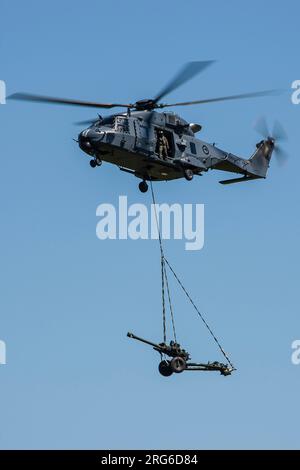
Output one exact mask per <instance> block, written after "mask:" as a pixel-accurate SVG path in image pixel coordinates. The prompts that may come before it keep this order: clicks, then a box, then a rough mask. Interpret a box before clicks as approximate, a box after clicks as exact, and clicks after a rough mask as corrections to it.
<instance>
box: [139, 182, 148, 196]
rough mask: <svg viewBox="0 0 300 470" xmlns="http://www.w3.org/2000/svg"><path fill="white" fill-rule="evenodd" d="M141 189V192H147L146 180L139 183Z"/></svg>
mask: <svg viewBox="0 0 300 470" xmlns="http://www.w3.org/2000/svg"><path fill="white" fill-rule="evenodd" d="M139 190H140V191H141V193H146V192H147V191H148V184H147V183H146V181H141V182H140V183H139Z"/></svg>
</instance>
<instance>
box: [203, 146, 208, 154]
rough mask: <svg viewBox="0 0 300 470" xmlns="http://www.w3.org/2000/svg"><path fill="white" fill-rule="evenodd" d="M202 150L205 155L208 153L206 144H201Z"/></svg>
mask: <svg viewBox="0 0 300 470" xmlns="http://www.w3.org/2000/svg"><path fill="white" fill-rule="evenodd" d="M202 150H203V153H205V155H208V154H209V150H208V147H207V146H206V145H202Z"/></svg>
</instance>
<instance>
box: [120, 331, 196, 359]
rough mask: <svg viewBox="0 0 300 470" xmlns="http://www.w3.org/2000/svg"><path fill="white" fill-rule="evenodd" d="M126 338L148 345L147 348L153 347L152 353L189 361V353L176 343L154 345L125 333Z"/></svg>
mask: <svg viewBox="0 0 300 470" xmlns="http://www.w3.org/2000/svg"><path fill="white" fill-rule="evenodd" d="M127 336H128V337H129V338H132V339H136V340H137V341H141V342H142V343H145V344H149V346H152V347H153V349H154V351H157V352H159V353H160V354H165V355H166V356H169V357H182V358H183V359H184V360H186V361H188V360H189V359H190V355H189V353H188V352H187V351H186V350H185V349H182V347H181V346H180V344H178V343H176V342H175V341H170V344H169V345H167V344H166V343H159V344H156V343H153V342H152V341H148V340H147V339H144V338H140V337H139V336H136V335H134V334H133V333H127Z"/></svg>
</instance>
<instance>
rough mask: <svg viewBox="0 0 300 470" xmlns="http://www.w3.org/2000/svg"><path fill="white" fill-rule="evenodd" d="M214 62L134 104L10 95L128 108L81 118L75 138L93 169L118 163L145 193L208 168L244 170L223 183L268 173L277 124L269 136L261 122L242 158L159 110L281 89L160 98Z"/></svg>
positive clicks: (187, 69) (188, 69)
mask: <svg viewBox="0 0 300 470" xmlns="http://www.w3.org/2000/svg"><path fill="white" fill-rule="evenodd" d="M213 62H214V61H200V62H199V61H197V62H188V63H187V64H186V65H185V66H183V68H182V69H181V70H180V71H179V72H178V73H177V75H175V77H174V78H173V79H172V80H171V81H170V82H169V83H168V84H167V85H166V86H165V87H164V88H163V89H162V90H161V91H160V92H159V93H158V94H157V95H156V96H155V97H154V98H152V99H142V100H139V101H136V102H135V103H128V104H124V103H98V102H90V101H80V100H73V99H66V98H53V97H49V96H41V95H32V94H29V93H15V94H13V95H11V96H10V97H8V98H9V99H16V100H25V101H33V102H41V103H51V104H63V105H75V106H86V107H91V108H103V109H111V108H126V112H120V113H116V114H113V115H110V116H106V117H101V116H100V115H98V118H97V119H95V120H93V119H92V120H90V121H83V122H81V123H80V124H82V125H84V124H90V125H89V127H88V128H87V129H85V130H83V131H82V132H80V134H79V136H78V141H77V142H78V144H79V147H80V148H81V150H83V151H84V152H85V153H86V154H87V155H88V156H89V157H90V165H91V167H92V168H96V167H99V166H100V165H101V164H102V162H103V161H105V162H109V163H112V164H114V165H117V166H118V167H119V168H120V170H122V171H125V172H128V173H131V174H133V175H134V176H136V177H137V178H140V179H141V180H142V181H141V182H140V183H139V189H140V191H141V192H143V193H144V192H146V191H147V190H148V184H147V181H150V180H151V181H163V180H165V181H168V180H173V179H178V178H183V177H184V178H186V179H187V180H188V181H191V180H192V179H193V177H194V175H202V173H204V172H207V171H208V170H212V169H215V170H223V171H226V172H230V173H235V174H239V175H242V176H241V177H238V178H232V179H229V180H223V181H220V183H221V184H232V183H238V182H242V181H249V180H254V179H258V178H266V175H267V171H268V167H269V163H270V159H271V156H272V152H273V150H274V149H275V141H277V140H278V138H279V137H280V134H281V136H283V132H282V131H281V128H280V126H279V124H277V126H276V129H275V130H277V135H273V136H270V135H269V133H268V131H267V130H266V126H265V124H264V123H262V126H260V127H261V128H260V129H259V131H260V132H261V133H262V134H263V140H261V141H260V142H259V143H258V144H257V145H256V149H255V151H254V153H253V155H252V156H251V157H250V158H249V159H244V158H241V157H238V156H236V155H233V154H232V153H230V152H226V151H224V150H221V149H219V148H217V147H216V146H215V145H214V144H210V143H207V142H204V141H202V140H200V139H198V138H197V137H196V136H195V135H196V134H197V133H198V132H199V131H200V130H201V128H202V126H201V125H200V124H195V123H189V122H187V121H186V120H184V119H183V118H182V117H180V116H178V115H177V114H174V113H173V112H159V111H157V110H162V109H164V108H170V107H175V106H189V105H194V104H198V105H201V104H205V103H213V102H218V101H228V100H237V99H245V98H253V97H260V96H266V95H271V94H276V93H278V91H279V90H267V91H260V92H254V93H244V94H240V95H232V96H223V97H219V98H210V99H200V100H196V101H186V102H180V103H173V104H169V103H162V102H161V100H162V98H164V97H165V96H167V95H168V94H169V93H171V92H172V91H174V90H175V89H177V88H178V87H179V86H181V85H183V84H184V83H186V82H187V81H188V80H190V79H191V78H193V77H194V76H195V75H197V74H198V73H200V72H202V71H203V70H205V69H206V68H207V67H208V66H210V65H211V64H212V63H213ZM275 133H276V132H275ZM276 147H277V142H276Z"/></svg>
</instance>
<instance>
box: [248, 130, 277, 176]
mask: <svg viewBox="0 0 300 470" xmlns="http://www.w3.org/2000/svg"><path fill="white" fill-rule="evenodd" d="M274 145H275V141H274V139H272V138H268V139H267V140H262V141H261V142H259V143H258V144H256V147H257V150H256V152H255V153H254V154H253V155H252V157H251V158H250V159H249V162H250V163H251V173H252V174H253V175H256V176H259V177H261V178H265V177H266V175H267V171H268V168H269V166H270V160H271V157H272V153H273V150H274Z"/></svg>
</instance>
